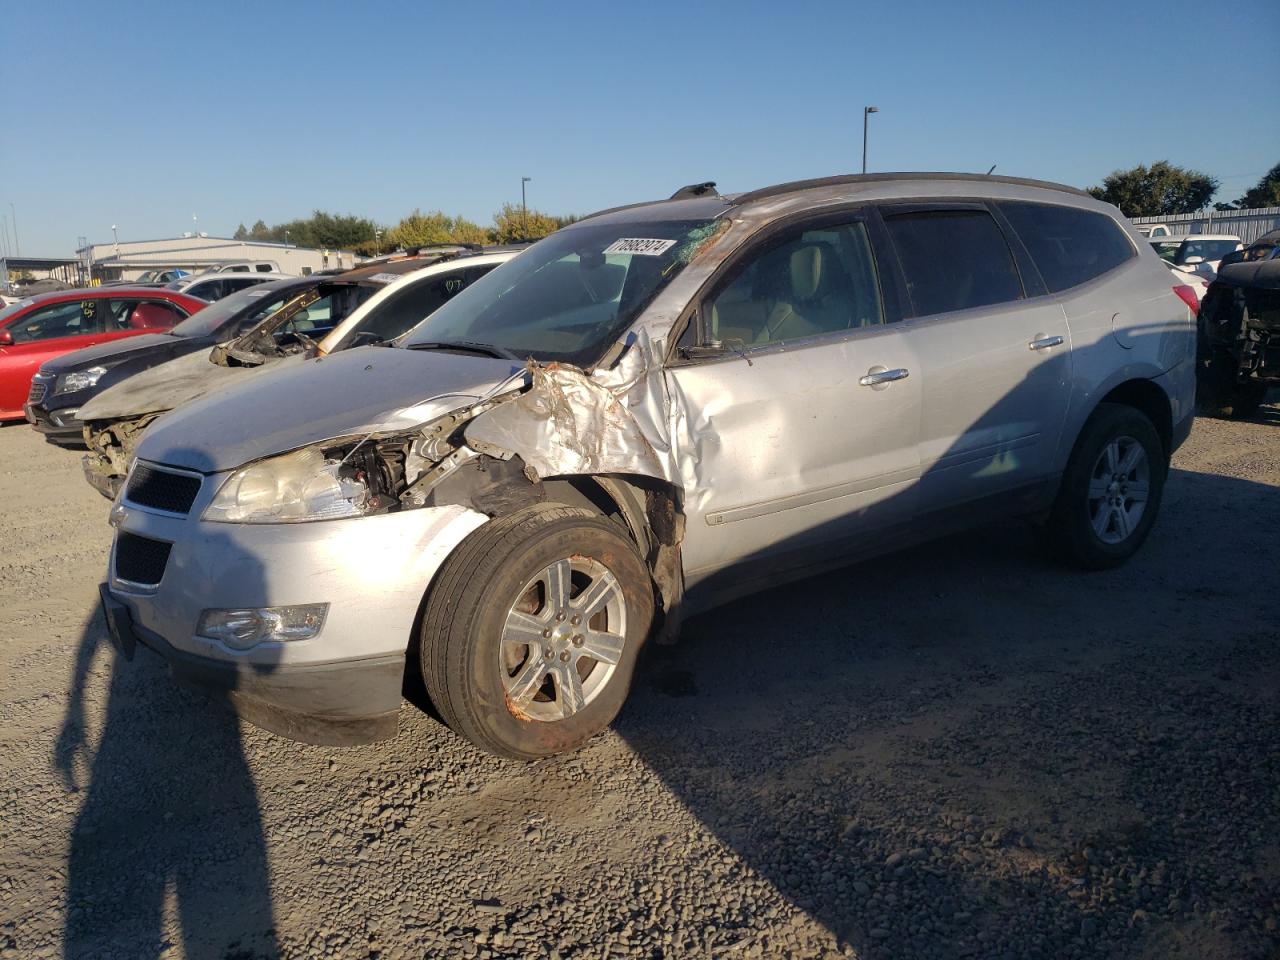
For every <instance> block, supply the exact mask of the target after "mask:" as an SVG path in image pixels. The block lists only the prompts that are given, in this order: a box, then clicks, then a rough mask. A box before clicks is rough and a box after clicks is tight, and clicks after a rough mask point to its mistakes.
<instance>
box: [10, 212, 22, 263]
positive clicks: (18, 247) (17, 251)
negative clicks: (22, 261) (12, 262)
mask: <svg viewBox="0 0 1280 960" xmlns="http://www.w3.org/2000/svg"><path fill="white" fill-rule="evenodd" d="M9 212H10V213H12V214H13V253H14V256H18V257H20V256H22V244H20V243H18V211H17V210H15V209H14V207H13V201H12V200H10V201H9Z"/></svg>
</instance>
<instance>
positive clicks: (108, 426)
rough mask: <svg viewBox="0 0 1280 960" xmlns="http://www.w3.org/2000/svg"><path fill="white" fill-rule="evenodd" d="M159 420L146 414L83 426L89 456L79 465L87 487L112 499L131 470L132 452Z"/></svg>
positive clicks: (157, 414)
mask: <svg viewBox="0 0 1280 960" xmlns="http://www.w3.org/2000/svg"><path fill="white" fill-rule="evenodd" d="M158 416H160V413H149V414H144V415H143V416H140V417H134V418H132V419H129V420H118V421H114V422H111V421H93V422H90V423H86V424H85V425H84V428H83V430H84V434H83V435H84V443H85V446H86V447H88V448H89V452H88V453H86V454H85V455H84V456H83V457H82V458H81V461H80V462H81V466H82V468H83V469H84V477H85V479H86V480H87V481H89V486H91V487H93V489H95V490H97V491H98V492H99V493H100V494H102V495H103V496H104V497H106V498H107V499H109V500H114V499H115V497H116V494H117V493H119V492H120V487H121V485H122V484H123V483H124V478H125V477H126V476H128V474H129V468H130V467H131V466H133V459H134V449H135V448H136V447H137V445H138V441H139V440H141V439H142V434H143V431H145V430H146V429H147V427H149V426H151V424H152V422H153V421H154V420H155V419H156V417H158Z"/></svg>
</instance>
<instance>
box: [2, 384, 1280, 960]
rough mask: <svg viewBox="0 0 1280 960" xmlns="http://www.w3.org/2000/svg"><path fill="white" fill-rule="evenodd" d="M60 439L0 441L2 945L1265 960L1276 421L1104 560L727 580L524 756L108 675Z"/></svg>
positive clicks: (961, 547)
mask: <svg viewBox="0 0 1280 960" xmlns="http://www.w3.org/2000/svg"><path fill="white" fill-rule="evenodd" d="M77 456H78V455H76V454H74V453H70V452H67V451H63V450H58V449H56V448H52V447H49V446H47V445H45V444H43V443H42V442H40V440H39V439H38V438H37V437H36V436H35V435H34V434H33V433H32V432H31V431H30V430H29V429H28V428H27V427H25V426H11V427H6V428H4V429H0V502H3V503H4V504H5V505H6V506H5V507H4V509H3V514H2V516H0V542H2V543H3V545H4V549H3V550H2V551H0V583H3V585H4V586H3V598H4V602H3V603H2V604H0V676H2V677H3V678H4V682H3V684H2V685H0V956H3V957H53V956H63V955H65V956H74V957H93V958H111V957H119V958H129V960H134V958H147V957H166V958H178V957H201V958H204V957H210V958H221V960H251V958H262V957H276V956H283V957H318V956H333V957H344V958H345V957H381V958H401V957H424V956H425V957H444V956H448V957H453V956H461V957H507V956H515V957H547V956H549V957H557V956H558V957H562V958H567V957H580V958H608V957H648V958H656V957H726V958H735V957H825V956H857V957H862V958H915V957H937V958H952V957H996V958H1001V957H1009V958H1023V957H1031V958H1036V957H1041V958H1060V957H1103V956H1105V957H1113V956H1114V957H1135V958H1150V960H1155V958H1162V960H1163V958H1194V960H1214V958H1224V960H1225V958H1232V960H1235V958H1251V957H1256V958H1265V957H1277V956H1280V931H1278V930H1277V924H1278V923H1280V750H1278V749H1277V729H1280V728H1278V722H1280V591H1277V590H1276V587H1275V584H1276V566H1277V560H1280V547H1278V546H1277V544H1280V495H1278V494H1277V487H1280V409H1278V408H1277V407H1274V406H1272V407H1268V408H1266V409H1265V410H1264V413H1263V415H1262V416H1261V417H1260V418H1259V420H1257V421H1255V422H1252V423H1225V422H1220V421H1213V420H1205V421H1200V422H1199V423H1198V424H1197V426H1196V429H1195V432H1194V433H1193V435H1192V438H1191V440H1190V441H1189V442H1188V443H1187V445H1186V446H1185V447H1184V448H1183V449H1182V450H1181V451H1179V453H1178V455H1177V456H1176V458H1175V460H1174V468H1175V469H1174V472H1173V475H1172V476H1171V479H1170V483H1169V486H1168V490H1167V494H1166V501H1165V505H1164V513H1163V517H1162V518H1161V521H1160V522H1159V523H1158V524H1157V526H1156V528H1155V531H1154V533H1153V535H1152V538H1151V540H1150V541H1149V542H1148V544H1147V546H1146V548H1145V550H1144V551H1143V552H1142V553H1141V554H1140V555H1139V556H1138V557H1137V559H1136V560H1135V561H1133V562H1132V563H1130V564H1129V565H1128V566H1127V567H1125V568H1124V569H1122V570H1118V571H1113V572H1108V573H1103V574H1088V575H1086V574H1079V573H1074V572H1069V571H1064V570H1062V569H1060V568H1057V567H1054V566H1051V565H1049V564H1048V563H1046V562H1044V561H1042V560H1041V559H1040V558H1039V556H1038V555H1037V554H1036V552H1035V551H1034V550H1033V549H1032V546H1031V544H1030V542H1029V537H1028V535H1027V534H1026V532H1025V531H1024V530H1023V529H1022V528H1021V527H1020V526H1018V525H1012V524H1011V525H1006V526H1001V527H996V528H990V529H986V530H983V531H980V532H978V533H973V534H968V535H964V536H960V537H955V538H952V539H949V540H946V541H943V542H942V543H940V544H934V545H932V546H929V547H925V548H920V549H916V550H912V551H910V552H908V553H904V554H901V555H899V556H895V557H892V558H889V559H886V560H882V561H879V562H876V563H871V564H864V565H861V566H858V567H853V568H850V569H847V570H843V571H839V572H836V573H832V574H828V575H826V576H823V577H820V578H817V579H814V580H811V581H807V582H805V583H803V584H799V585H796V586H792V587H788V588H785V589H780V590H776V591H772V592H769V593H764V594H760V595H758V596H756V597H753V598H751V599H749V600H747V601H744V602H741V603H739V604H738V605H737V606H735V607H732V608H729V609H727V610H725V611H722V612H720V613H718V614H712V615H708V616H704V617H701V618H697V619H695V620H693V621H691V622H690V623H689V624H688V625H687V631H686V636H685V638H684V641H683V642H682V644H681V645H680V646H678V647H676V648H674V649H657V648H655V649H653V650H651V651H650V655H649V657H648V659H647V660H646V662H645V663H644V664H643V665H642V667H641V670H640V672H639V674H638V679H637V686H636V689H635V690H634V692H633V694H632V698H631V701H630V702H629V704H628V706H627V708H626V709H625V710H624V711H623V715H622V716H621V717H620V718H619V721H618V723H617V724H616V726H615V729H614V730H612V731H610V732H609V733H607V734H605V735H603V736H600V737H598V738H596V739H595V740H593V741H592V742H591V743H590V744H588V745H587V746H586V747H585V748H584V749H582V750H580V751H579V752H577V753H576V754H573V755H571V756H566V757H561V758H556V759H552V760H547V761H542V762H539V763H534V764H529V765H520V764H511V763H507V762H503V761H498V760H495V759H493V758H490V757H486V756H483V755H480V754H478V753H477V752H476V751H474V750H472V749H471V748H470V747H469V746H467V745H466V744H465V743H463V742H462V741H460V740H459V739H458V738H456V737H454V736H453V735H452V734H451V733H450V732H449V731H448V730H447V729H445V728H443V727H441V726H440V725H438V724H437V723H436V722H434V721H433V720H431V719H430V718H429V717H427V716H425V715H423V714H421V713H420V712H418V711H417V710H416V709H414V708H412V707H410V706H409V705H407V704H406V705H405V706H404V708H403V712H402V719H401V731H400V734H399V736H398V737H396V738H395V739H394V740H391V741H387V742H385V743H382V744H378V745H375V746H370V747H360V748H350V749H330V748H318V747H308V746H302V745H299V744H295V743H292V742H289V741H287V740H283V739H279V738H277V737H274V736H272V735H270V734H266V733H263V732H261V731H258V730H256V729H254V728H252V727H248V726H243V725H241V724H239V723H238V721H237V720H236V719H235V717H234V716H233V715H232V714H230V713H229V712H228V711H227V710H226V708H225V707H224V706H223V705H221V704H219V703H216V702H213V701H210V700H208V699H206V698H205V697H203V696H202V695H200V694H197V693H191V692H187V691H185V690H182V689H179V688H176V687H175V686H173V685H172V683H171V682H170V681H169V680H168V678H167V676H166V675H165V672H164V670H163V668H162V666H161V665H160V663H159V661H158V660H157V659H156V658H154V657H153V656H151V655H150V654H147V653H145V652H144V653H140V654H139V655H138V657H137V658H136V659H135V660H134V661H133V662H132V663H128V664H126V663H124V662H122V661H119V660H118V659H117V658H116V656H115V654H114V653H113V652H112V651H111V649H110V647H109V646H108V645H107V643H106V641H105V634H104V629H103V624H102V622H101V619H100V616H99V615H98V614H97V612H96V611H95V588H96V585H97V583H98V581H99V579H100V578H101V576H102V572H103V569H104V563H105V558H106V554H107V549H108V545H109V541H110V530H109V528H108V526H107V525H106V504H105V501H103V500H101V499H100V498H99V497H98V496H97V494H95V493H94V492H92V491H91V490H90V489H89V487H88V486H87V485H86V484H85V483H84V481H83V480H82V479H81V477H80V475H79V468H78V461H77Z"/></svg>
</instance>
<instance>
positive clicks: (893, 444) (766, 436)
mask: <svg viewBox="0 0 1280 960" xmlns="http://www.w3.org/2000/svg"><path fill="white" fill-rule="evenodd" d="M869 236H870V229H869V226H868V224H867V223H866V222H865V220H864V218H863V216H862V215H861V213H860V212H857V211H846V212H844V213H841V214H838V215H829V216H825V217H823V218H822V219H815V220H808V221H801V222H797V223H793V224H791V225H789V226H787V227H785V228H783V229H780V230H778V231H775V232H774V233H773V234H772V235H770V236H768V237H767V238H762V239H761V240H760V241H758V242H757V243H755V244H752V245H750V246H748V247H747V248H745V249H744V250H743V251H742V252H741V253H739V254H738V255H737V256H736V257H735V259H734V260H733V261H731V262H730V263H729V264H727V265H726V268H725V269H724V270H723V271H722V272H721V274H720V276H719V277H718V278H717V279H715V280H713V281H712V283H711V284H710V286H709V287H708V289H707V291H706V293H705V294H704V295H703V296H702V297H701V300H700V302H699V303H698V305H697V308H696V316H695V318H694V322H693V323H691V325H690V326H689V327H688V328H687V329H686V331H685V334H684V336H683V337H682V340H681V342H682V345H683V352H682V354H681V357H680V358H678V359H674V360H673V361H672V362H671V363H670V365H669V366H668V369H667V378H668V387H669V389H670V391H671V395H672V397H673V400H674V403H675V407H676V409H677V410H678V414H677V417H678V420H679V422H681V423H682V424H683V426H682V429H681V430H680V431H679V432H678V433H677V436H678V442H679V443H680V444H681V445H682V446H683V447H684V448H685V450H684V453H685V456H684V458H683V459H684V460H685V462H687V463H688V464H689V465H690V466H689V470H690V471H691V475H690V476H686V477H685V478H684V483H685V489H686V502H685V505H684V507H685V514H686V518H687V527H686V531H685V538H684V541H683V546H682V551H683V559H684V568H685V578H686V583H687V584H688V585H689V586H691V587H692V586H695V585H696V584H698V583H699V582H701V581H710V582H709V583H708V584H707V585H708V586H709V587H711V588H712V590H711V592H715V593H719V592H721V591H724V592H729V593H735V592H742V591H744V590H746V589H750V587H749V586H748V585H749V584H755V585H759V583H760V582H762V581H763V582H768V579H769V577H770V575H771V574H772V572H773V571H774V570H775V569H776V568H777V567H779V566H785V567H788V568H793V569H798V568H803V567H805V566H807V565H809V564H815V563H818V562H825V561H826V560H828V559H829V558H830V557H832V556H835V555H852V554H853V553H856V552H858V543H859V540H860V539H861V540H862V543H863V545H864V546H865V544H866V542H867V540H866V536H867V534H870V533H873V532H876V531H881V532H883V531H885V530H887V529H888V528H891V527H894V526H895V525H901V524H905V523H906V522H908V521H909V520H910V519H911V517H912V515H913V513H914V486H913V485H914V483H915V481H916V479H917V477H918V475H919V459H918V455H917V452H916V443H917V439H918V428H919V415H920V397H921V392H922V387H923V384H922V378H921V376H920V369H919V364H918V361H917V358H916V356H915V354H914V352H913V351H912V349H911V346H910V343H909V342H908V340H907V338H906V337H904V336H903V335H902V332H901V331H900V330H899V329H898V325H897V324H893V323H891V322H888V321H891V320H893V319H895V318H896V314H897V309H896V306H895V304H894V301H893V296H892V293H893V291H892V290H889V291H885V290H882V288H881V285H880V283H879V279H878V272H879V271H878V268H877V264H876V261H875V256H874V251H873V249H872V247H871V245H870V242H869ZM690 347H693V348H698V347H700V348H701V349H690ZM721 575H722V576H721Z"/></svg>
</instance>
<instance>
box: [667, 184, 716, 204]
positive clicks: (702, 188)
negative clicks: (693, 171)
mask: <svg viewBox="0 0 1280 960" xmlns="http://www.w3.org/2000/svg"><path fill="white" fill-rule="evenodd" d="M708 194H710V195H711V196H713V197H718V196H720V194H719V192H718V191H717V190H716V182H715V181H714V180H706V181H704V182H703V183H691V184H688V185H687V186H683V187H681V188H680V189H679V190H677V191H676V192H675V193H673V194H672V195H671V196H670V197H669V198H668V199H670V200H690V199H692V198H694V197H705V196H707V195H708Z"/></svg>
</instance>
